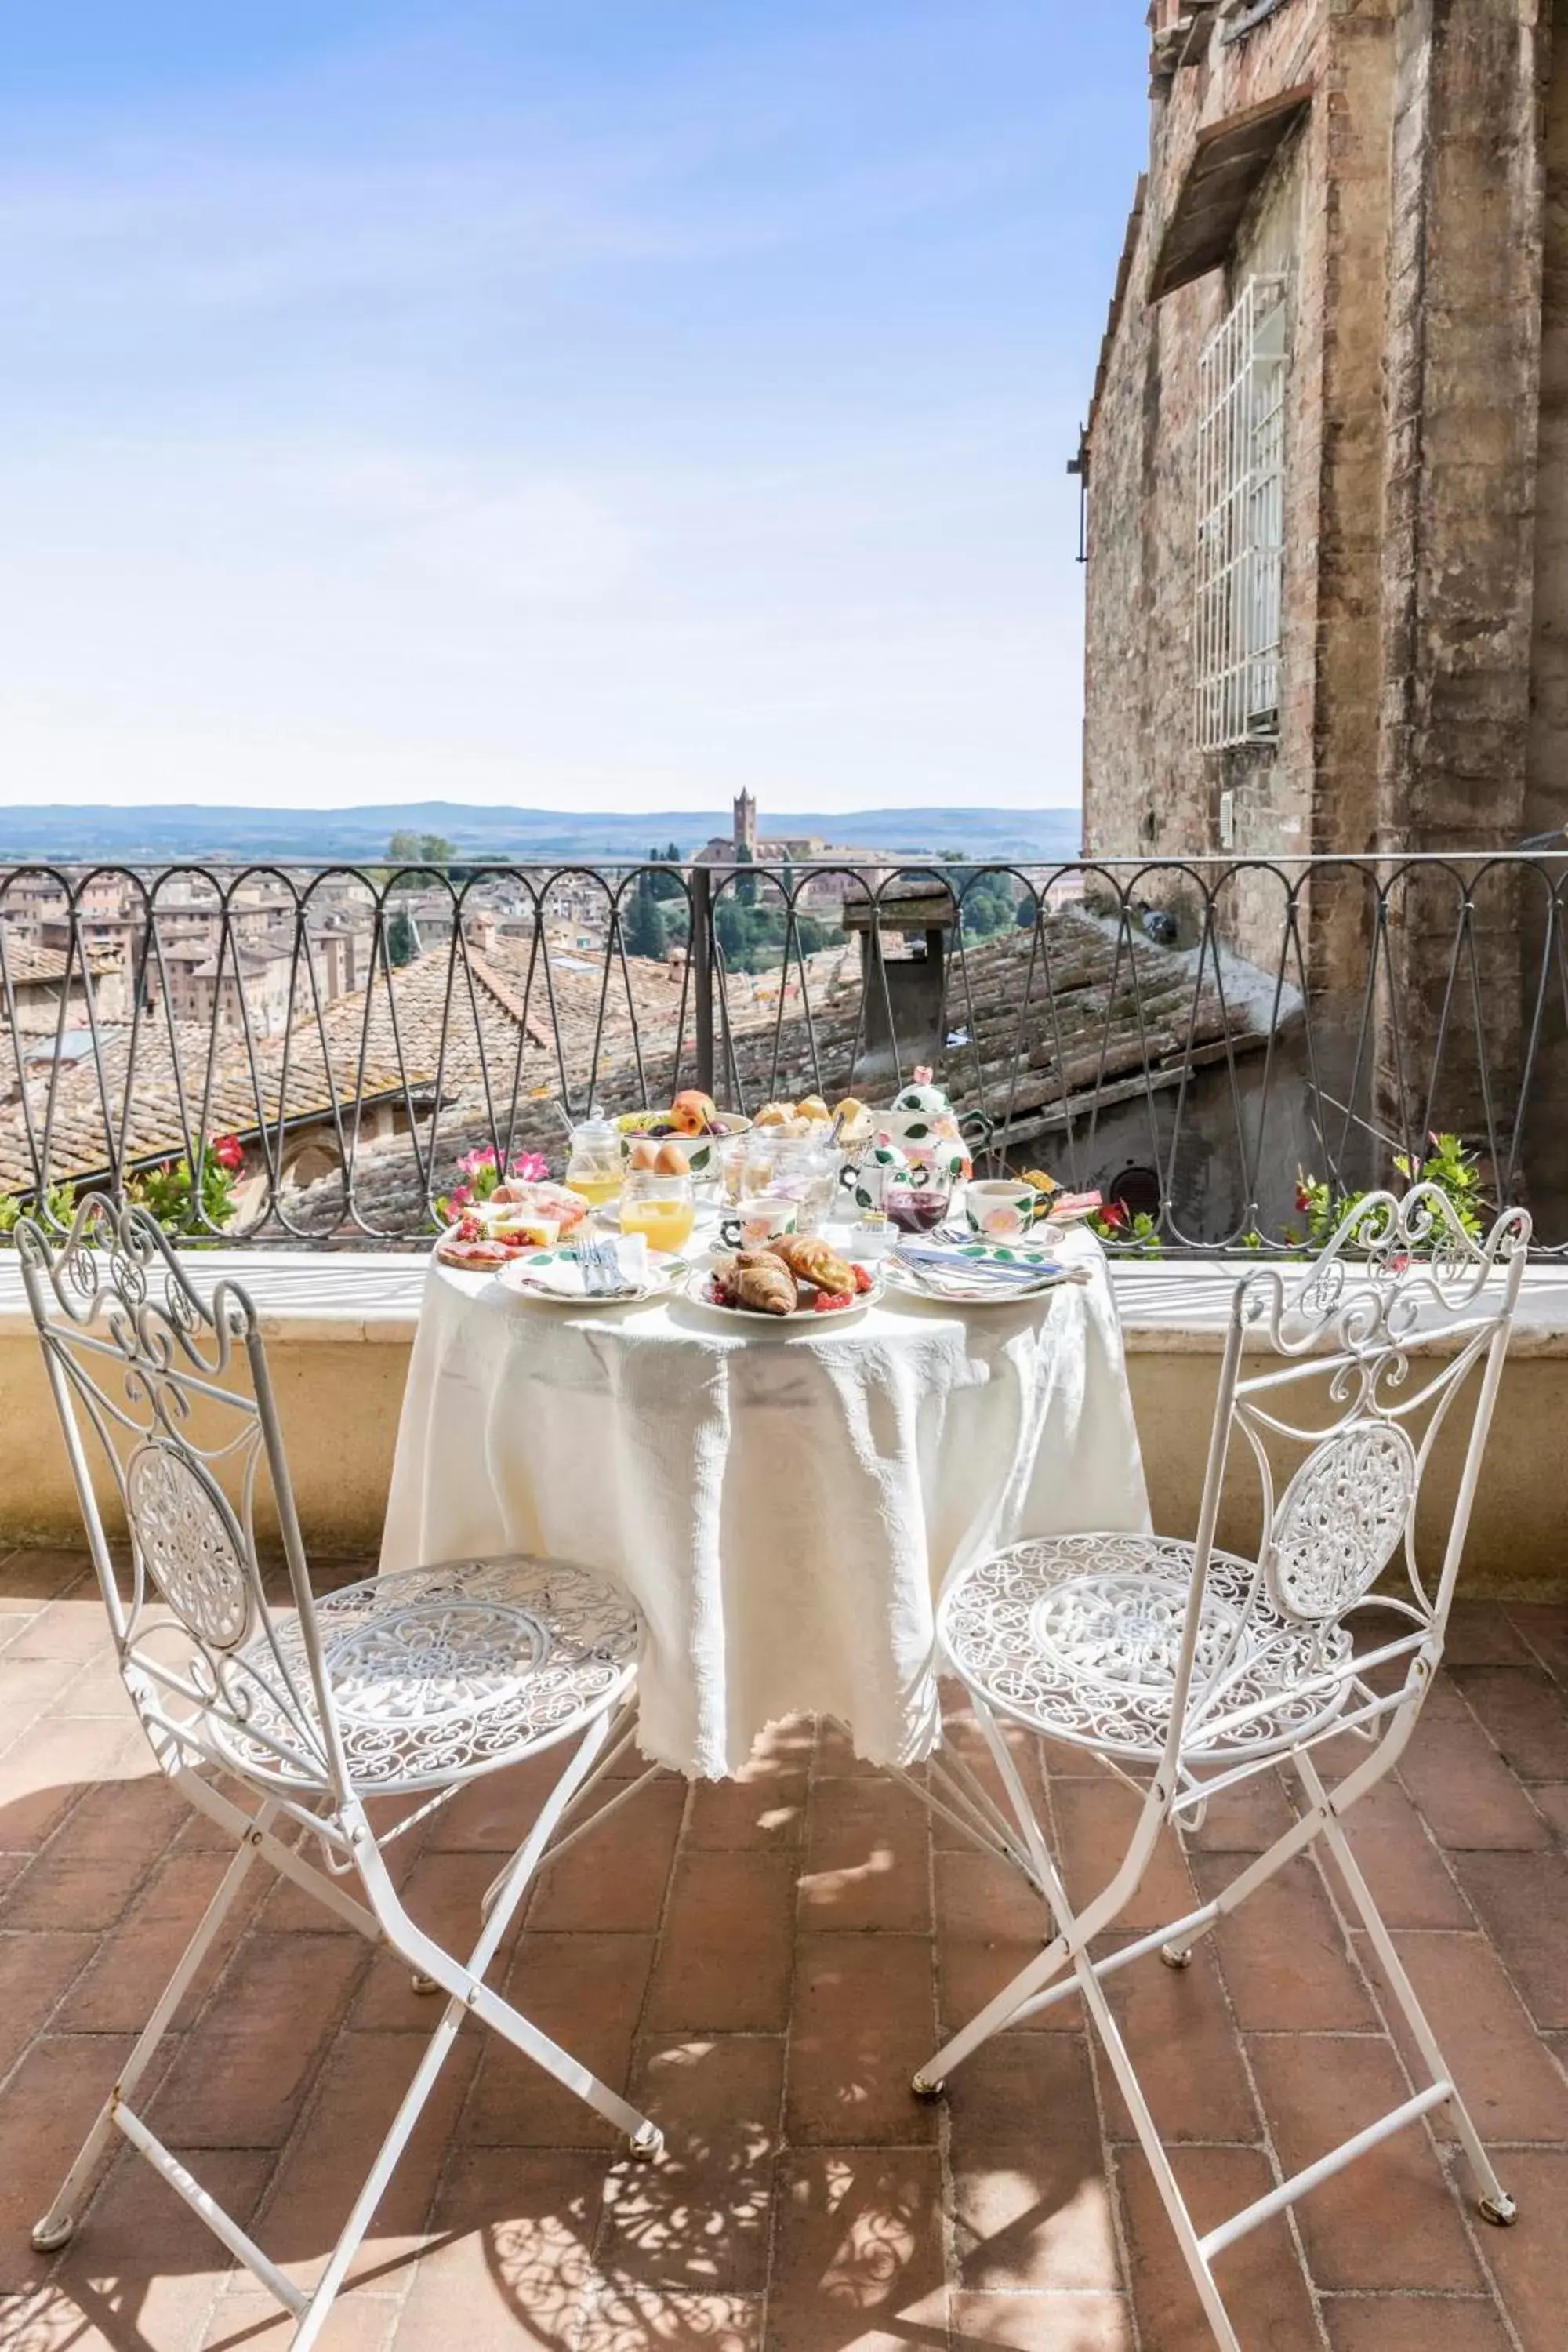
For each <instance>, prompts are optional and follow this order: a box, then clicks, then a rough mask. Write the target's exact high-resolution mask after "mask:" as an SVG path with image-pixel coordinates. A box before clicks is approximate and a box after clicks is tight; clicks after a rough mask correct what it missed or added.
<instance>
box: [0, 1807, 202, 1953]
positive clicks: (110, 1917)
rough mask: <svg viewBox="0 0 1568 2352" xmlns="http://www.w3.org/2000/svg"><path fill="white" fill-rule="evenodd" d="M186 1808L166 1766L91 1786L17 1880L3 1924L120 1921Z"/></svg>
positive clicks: (103, 1924) (105, 1924) (99, 1926)
mask: <svg viewBox="0 0 1568 2352" xmlns="http://www.w3.org/2000/svg"><path fill="white" fill-rule="evenodd" d="M188 1811H189V1807H188V1806H187V1805H186V1803H185V1801H184V1798H183V1797H182V1796H181V1795H180V1794H179V1792H178V1790H175V1789H174V1788H172V1787H171V1786H170V1784H169V1782H168V1781H167V1780H164V1779H163V1775H162V1774H161V1773H156V1774H150V1775H149V1776H148V1777H146V1778H145V1779H142V1780H111V1781H108V1782H106V1783H105V1784H104V1785H103V1786H102V1787H101V1788H96V1789H89V1790H87V1791H86V1793H85V1795H84V1796H83V1797H82V1799H81V1801H80V1803H79V1804H78V1805H76V1806H75V1807H74V1808H73V1809H72V1811H71V1813H70V1816H69V1818H68V1820H67V1821H66V1822H64V1823H63V1824H62V1826H61V1827H60V1828H59V1829H58V1831H57V1832H56V1833H55V1835H54V1836H53V1837H52V1838H51V1839H50V1840H49V1843H48V1845H47V1848H46V1849H45V1851H44V1852H43V1853H40V1854H39V1855H38V1857H37V1860H36V1861H35V1862H34V1864H33V1865H32V1867H31V1868H30V1869H29V1870H27V1871H26V1873H25V1874H23V1876H22V1877H21V1878H19V1879H18V1880H17V1881H16V1885H14V1886H13V1887H12V1889H11V1891H10V1894H9V1895H8V1896H7V1898H6V1902H5V1912H4V1915H3V1916H0V1926H4V1927H86V1928H93V1929H97V1930H98V1931H100V1932H101V1931H102V1930H103V1929H105V1928H108V1927H114V1926H115V1925H117V1923H118V1922H119V1920H120V1919H121V1916H122V1915H123V1913H124V1911H125V1909H126V1906H127V1905H128V1904H129V1903H130V1901H131V1899H132V1896H133V1895H135V1894H136V1892H137V1891H138V1889H139V1888H140V1887H141V1885H142V1883H143V1881H144V1880H146V1879H147V1878H148V1877H149V1875H150V1874H151V1873H152V1871H153V1867H154V1865H155V1864H157V1863H158V1862H159V1861H161V1860H162V1858H163V1854H164V1853H165V1852H166V1851H167V1849H168V1847H169V1845H170V1843H171V1842H172V1840H173V1839H174V1833H175V1832H176V1831H177V1830H178V1829H179V1828H180V1827H181V1826H182V1824H183V1822H184V1818H185V1815H186V1813H187V1812H188Z"/></svg>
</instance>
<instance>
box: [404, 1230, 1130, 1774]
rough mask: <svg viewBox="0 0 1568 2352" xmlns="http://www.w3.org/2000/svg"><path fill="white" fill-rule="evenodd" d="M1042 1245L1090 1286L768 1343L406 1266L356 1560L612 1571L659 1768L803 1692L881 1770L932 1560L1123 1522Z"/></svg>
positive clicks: (919, 1677)
mask: <svg viewBox="0 0 1568 2352" xmlns="http://www.w3.org/2000/svg"><path fill="white" fill-rule="evenodd" d="M1063 1255H1073V1256H1076V1257H1079V1258H1080V1259H1082V1260H1083V1261H1085V1262H1086V1263H1088V1264H1089V1265H1090V1266H1091V1267H1092V1269H1093V1280H1092V1281H1091V1282H1090V1283H1089V1284H1087V1285H1084V1286H1079V1285H1076V1284H1074V1285H1068V1286H1064V1287H1063V1288H1061V1289H1058V1290H1056V1291H1053V1292H1051V1293H1049V1294H1047V1297H1045V1298H1043V1299H1038V1300H1036V1301H1034V1302H1031V1303H1028V1304H1025V1305H1012V1306H1005V1307H980V1308H969V1309H961V1308H955V1307H950V1306H946V1305H942V1306H940V1307H938V1306H935V1305H931V1304H928V1303H926V1302H923V1301H907V1300H904V1299H902V1298H900V1299H898V1300H897V1302H896V1303H894V1301H893V1300H892V1299H891V1298H889V1301H888V1303H886V1304H883V1305H880V1306H879V1307H873V1308H872V1309H870V1310H869V1311H868V1313H867V1314H866V1315H864V1316H862V1317H860V1318H857V1319H856V1320H855V1321H854V1322H851V1323H848V1324H846V1325H844V1326H842V1327H840V1328H826V1329H823V1330H820V1331H819V1330H817V1329H816V1328H814V1327H811V1326H794V1327H790V1328H787V1329H781V1330H779V1331H778V1332H776V1333H775V1332H773V1331H771V1330H768V1329H766V1328H764V1327H762V1326H760V1325H757V1324H754V1323H748V1324H746V1325H744V1326H742V1325H738V1324H737V1325H735V1326H733V1327H730V1328H726V1327H725V1326H723V1325H722V1324H721V1323H720V1322H719V1321H718V1320H717V1319H716V1318H715V1317H714V1316H713V1315H712V1314H711V1313H708V1312H705V1311H704V1310H703V1309H702V1308H700V1307H695V1306H692V1305H691V1304H689V1302H686V1301H676V1302H674V1303H671V1304H661V1305H658V1306H647V1307H635V1308H614V1309H605V1308H599V1309H596V1310H584V1309H580V1308H570V1307H552V1306H546V1305H541V1304H536V1303H533V1302H530V1301H524V1300H521V1299H519V1298H518V1297H515V1296H514V1295H512V1294H510V1293H509V1292H507V1291H506V1290H504V1289H502V1288H501V1287H500V1285H499V1284H497V1283H496V1282H494V1281H493V1280H491V1279H489V1278H488V1277H487V1276H479V1275H468V1274H459V1273H456V1272H454V1271H452V1270H451V1269H449V1268H447V1267H445V1266H440V1265H437V1264H436V1263H435V1262H434V1260H433V1261H432V1263H431V1265H430V1270H429V1274H428V1276H427V1278H426V1287H425V1295H424V1299H423V1302H422V1304H421V1307H420V1316H419V1328H418V1332H417V1335H416V1340H415V1347H414V1355H413V1361H412V1364H411V1366H410V1370H409V1377H408V1388H407V1392H406V1395H405V1399H404V1405H403V1418H402V1423H401V1426H400V1429H399V1433H398V1440H397V1455H396V1461H395V1466H394V1472H393V1481H392V1495H391V1500H390V1503H389V1506H388V1510H387V1519H386V1531H385V1537H384V1543H383V1549H382V1567H383V1568H384V1569H399V1568H408V1567H413V1566H416V1564H418V1563H419V1562H421V1561H425V1560H440V1559H451V1558H453V1557H455V1556H457V1555H458V1554H460V1553H465V1552H473V1553H485V1552H500V1551H509V1550H518V1551H528V1552H536V1553H546V1554H552V1555H553V1556H555V1557H556V1558H559V1559H574V1560H580V1561H583V1562H584V1563H585V1564H587V1565H589V1566H591V1567H596V1568H599V1569H602V1570H606V1571H608V1572H609V1573H611V1574H612V1575H614V1576H616V1577H617V1578H618V1579H620V1580H621V1581H622V1582H623V1583H624V1584H625V1585H626V1587H627V1588H629V1590H630V1591H632V1592H633V1593H634V1594H635V1596H636V1598H637V1601H638V1603H639V1605H640V1606H641V1608H642V1611H643V1613H644V1615H645V1617H646V1619H647V1633H648V1639H647V1654H646V1656H645V1660H644V1664H643V1668H642V1674H641V1678H640V1701H641V1725H640V1731H639V1738H640V1739H641V1742H642V1746H643V1748H644V1749H645V1751H646V1752H647V1754H648V1755H649V1756H651V1757H654V1758H657V1759H658V1760H659V1761H660V1762H662V1763H666V1764H669V1765H672V1766H673V1767H674V1768H675V1769H676V1770H678V1771H680V1772H685V1773H689V1774H692V1775H723V1774H728V1773H732V1772H734V1771H737V1770H738V1769H740V1768H741V1766H742V1764H743V1763H744V1762H745V1760H746V1758H747V1756H748V1755H749V1753H750V1751H751V1749H752V1745H753V1742H754V1741H755V1739H756V1738H757V1736H758V1735H759V1733H761V1732H762V1731H763V1729H764V1728H765V1727H766V1726H767V1725H768V1724H770V1723H772V1722H775V1721H777V1720H778V1719H779V1718H780V1717H784V1716H787V1715H792V1714H795V1713H796V1712H803V1711H806V1710H812V1711H816V1712H820V1713H823V1714H827V1715H833V1716H837V1717H840V1718H841V1719H842V1721H844V1722H845V1723H846V1724H847V1726H848V1727H849V1729H850V1732H851V1734H852V1736H853V1738H854V1741H855V1745H856V1748H857V1749H858V1752H859V1753H860V1754H861V1755H862V1756H865V1757H867V1758H868V1759H871V1760H872V1761H873V1762H878V1763H892V1762H906V1761H908V1760H910V1759H911V1758H913V1757H915V1756H918V1755H920V1754H921V1753H923V1752H924V1750H925V1749H926V1748H928V1747H929V1746H930V1744H931V1740H932V1739H933V1738H934V1737H935V1733H936V1718H935V1710H934V1703H933V1690H932V1684H931V1623H932V1603H933V1601H934V1598H935V1596H936V1594H937V1593H938V1591H940V1589H941V1586H942V1580H943V1578H944V1577H945V1576H946V1575H947V1574H948V1572H949V1571H950V1570H952V1568H954V1567H955V1566H957V1565H958V1564H960V1563H961V1562H963V1561H964V1560H966V1559H970V1558H973V1557H974V1556H975V1555H977V1554H979V1553H983V1552H984V1551H986V1550H988V1549H991V1548H993V1547H994V1546H996V1545H999V1544H1005V1543H1008V1542H1011V1541H1013V1540H1014V1539H1015V1538H1018V1537H1021V1536H1027V1535H1048V1534H1058V1533H1062V1532H1067V1531H1071V1530H1074V1529H1084V1528H1134V1529H1135V1528H1146V1527H1147V1526H1148V1523H1149V1520H1148V1502H1147V1498H1146V1496H1145V1492H1144V1486H1143V1473H1142V1464H1141V1462H1140V1459H1139V1453H1138V1440H1137V1434H1136V1432H1135V1430H1134V1427H1133V1422H1132V1410H1131V1402H1130V1400H1129V1397H1128V1391H1127V1378H1126V1370H1125V1367H1124V1365H1123V1362H1122V1354H1121V1333H1120V1330H1119V1328H1118V1325H1117V1319H1116V1308H1115V1304H1114V1301H1113V1299H1112V1297H1111V1292H1110V1284H1109V1282H1108V1280H1107V1278H1106V1271H1105V1263H1104V1260H1103V1258H1102V1256H1101V1255H1100V1250H1099V1247H1098V1245H1097V1244H1096V1243H1095V1242H1094V1241H1093V1239H1092V1238H1091V1237H1090V1236H1089V1235H1088V1234H1081V1233H1080V1234H1073V1235H1072V1236H1070V1237H1069V1238H1068V1241H1067V1242H1066V1243H1065V1244H1064V1249H1063Z"/></svg>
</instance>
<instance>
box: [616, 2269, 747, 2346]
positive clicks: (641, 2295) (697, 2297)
mask: <svg viewBox="0 0 1568 2352" xmlns="http://www.w3.org/2000/svg"><path fill="white" fill-rule="evenodd" d="M762 2343H763V2301H762V2297H761V2296H760V2295H740V2294H686V2293H680V2294H677V2293H674V2292H671V2291H669V2290H668V2289H664V2288H648V2287H642V2286H638V2285H637V2284H635V2283H628V2282H627V2281H626V2280H623V2279H619V2278H612V2279H608V2280H606V2281H605V2283H604V2284H602V2285H601V2287H600V2289H599V2292H598V2294H597V2297H596V2299H595V2303H594V2305H593V2306H592V2308H591V2309H590V2310H589V2312H588V2315H587V2316H586V2318H585V2319H584V2323H583V2332H582V2335H581V2336H579V2337H578V2339H577V2344H576V2352H650V2347H653V2346H655V2345H658V2346H659V2347H664V2346H668V2347H670V2352H762Z"/></svg>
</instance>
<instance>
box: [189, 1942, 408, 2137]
mask: <svg viewBox="0 0 1568 2352" xmlns="http://www.w3.org/2000/svg"><path fill="white" fill-rule="evenodd" d="M367 1957H368V1954H367V1948H366V1947H365V1946H364V1945H363V1944H362V1943H361V1941H360V1939H359V1937H357V1936H355V1937H346V1936H263V1935H252V1936H250V1937H247V1939H246V1940H245V1942H243V1943H242V1944H241V1946H240V1948H239V1950H238V1952H237V1955H236V1957H235V1960H234V1964H233V1966H232V1967H231V1969H229V1971H228V1974H227V1975H226V1978H225V1979H224V1983H223V1989H222V1992H221V1995H220V1997H219V1998H218V2000H216V2001H214V2002H213V2004H212V2005H211V2007H210V2008H209V2009H208V2010H207V2011H206V2012H205V2015H204V2016H203V2018H202V2020H201V2021H200V2022H199V2023H198V2024H197V2025H196V2026H195V2027H194V2028H193V2030H192V2032H190V2034H189V2035H188V2036H187V2037H186V2039H185V2042H184V2047H183V2049H182V2050H181V2052H180V2054H179V2056H178V2057H177V2058H176V2059H175V2061H174V2065H173V2066H172V2068H171V2069H170V2073H169V2079H168V2081H167V2082H166V2083H165V2084H163V2088H162V2090H161V2091H160V2093H159V2095H158V2099H157V2102H156V2104H155V2105H154V2106H153V2111H152V2114H151V2116H150V2117H149V2120H150V2122H151V2124H152V2126H153V2130H154V2131H155V2132H156V2133H157V2134H158V2137H160V2139H163V2140H166V2141H167V2142H168V2143H169V2145H170V2146H171V2147H281V2146H282V2144H283V2142H284V2140H285V2139H286V2138H287V2137H288V2136H289V2132H290V2131H291V2130H292V2129H293V2127H294V2124H295V2122H296V2120H297V2119H298V2116H299V2113H300V2102H301V2100H302V2099H303V2097H304V2095H305V2092H306V2090H307V2088H308V2086H309V2084H310V2080H311V2078H312V2076H313V2074H314V2073H315V2070H316V2067H317V2065H318V2064H319V2063H320V2061H321V2053H323V2051H324V2050H325V2049H326V2046H327V2044H328V2042H330V2041H331V2038H332V2035H333V2033H334V2032H336V2029H337V2026H338V2022H339V2021H340V2019H341V2017H342V2012H343V2010H344V2007H345V2006H346V2004H347V2001H348V1997H349V1994H350V1992H351V1990H352V1989H353V1984H354V1980H355V1979H356V1978H357V1976H358V1975H359V1972H360V1970H361V1969H362V1968H363V1965H364V1962H365V1959H366V1958H367Z"/></svg>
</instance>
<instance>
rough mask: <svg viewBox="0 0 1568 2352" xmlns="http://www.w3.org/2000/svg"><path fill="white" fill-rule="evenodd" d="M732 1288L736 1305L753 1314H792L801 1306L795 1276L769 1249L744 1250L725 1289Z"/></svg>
mask: <svg viewBox="0 0 1568 2352" xmlns="http://www.w3.org/2000/svg"><path fill="white" fill-rule="evenodd" d="M731 1285H732V1286H733V1297H734V1301H735V1304H736V1306H737V1307H750V1308H751V1309H752V1313H753V1314H754V1315H793V1314H794V1313H795V1308H796V1307H798V1306H799V1304H800V1294H799V1292H798V1291H797V1290H796V1288H795V1276H794V1275H793V1274H791V1272H790V1270H789V1268H788V1267H787V1266H785V1265H780V1263H779V1261H778V1259H777V1258H776V1257H774V1256H773V1255H772V1254H771V1253H770V1252H769V1251H766V1250H742V1253H741V1255H740V1256H739V1257H738V1258H737V1259H736V1260H735V1265H734V1272H733V1274H732V1275H731V1276H730V1277H729V1281H728V1282H727V1284H726V1287H727V1288H728V1287H730V1286H731Z"/></svg>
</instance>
